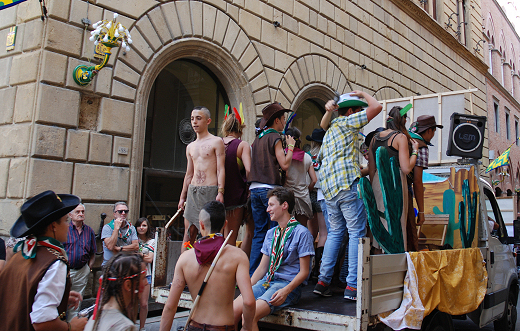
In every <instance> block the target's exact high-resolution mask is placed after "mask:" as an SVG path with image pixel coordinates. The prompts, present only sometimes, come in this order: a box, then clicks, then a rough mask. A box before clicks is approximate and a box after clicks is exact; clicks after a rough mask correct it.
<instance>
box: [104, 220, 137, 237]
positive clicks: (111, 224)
mask: <svg viewBox="0 0 520 331" xmlns="http://www.w3.org/2000/svg"><path fill="white" fill-rule="evenodd" d="M126 224H127V225H128V230H126V232H125V234H122V233H121V229H124V227H121V228H119V233H118V236H117V237H118V238H121V239H123V241H124V242H126V240H127V239H128V237H130V236H131V235H132V227H131V226H130V224H128V221H126ZM108 226H109V227H110V228H111V229H112V230H114V220H111V221H110V223H108Z"/></svg>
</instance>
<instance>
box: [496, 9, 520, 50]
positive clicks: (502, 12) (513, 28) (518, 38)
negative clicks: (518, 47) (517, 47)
mask: <svg viewBox="0 0 520 331" xmlns="http://www.w3.org/2000/svg"><path fill="white" fill-rule="evenodd" d="M493 2H494V3H495V5H496V6H497V8H498V10H499V11H500V13H501V14H502V17H503V18H504V20H505V21H506V22H507V24H509V28H510V29H511V31H513V33H514V34H515V36H516V40H518V41H519V42H520V37H519V36H518V33H516V30H515V26H514V25H513V23H511V21H510V20H509V17H507V15H506V13H505V12H504V9H502V6H501V5H500V4H499V3H498V2H497V0H493Z"/></svg>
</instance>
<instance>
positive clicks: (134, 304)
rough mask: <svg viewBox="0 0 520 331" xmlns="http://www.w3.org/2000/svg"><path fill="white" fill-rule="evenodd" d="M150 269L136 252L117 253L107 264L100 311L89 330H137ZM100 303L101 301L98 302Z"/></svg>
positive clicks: (89, 325)
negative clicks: (138, 309) (139, 310)
mask: <svg viewBox="0 0 520 331" xmlns="http://www.w3.org/2000/svg"><path fill="white" fill-rule="evenodd" d="M146 284H148V282H147V280H146V266H145V264H144V263H143V262H142V260H141V257H140V256H139V255H138V254H136V253H130V254H128V253H117V254H116V255H114V256H113V257H112V258H111V259H110V260H109V261H108V263H107V264H106V266H105V270H104V272H103V280H102V283H101V286H100V289H99V292H98V296H99V294H100V293H101V298H99V297H98V299H97V300H96V305H97V307H96V310H95V311H94V315H92V317H91V318H90V320H89V321H88V323H87V325H86V326H85V331H93V330H114V331H137V327H136V326H135V321H136V319H137V308H138V305H139V296H140V293H141V292H142V290H143V288H144V287H145V285H146ZM98 300H99V302H98Z"/></svg>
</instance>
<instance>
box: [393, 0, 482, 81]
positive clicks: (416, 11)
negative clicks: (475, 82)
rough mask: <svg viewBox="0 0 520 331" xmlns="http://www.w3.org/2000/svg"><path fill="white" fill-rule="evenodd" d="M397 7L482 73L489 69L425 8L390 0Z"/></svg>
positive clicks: (410, 2) (402, 1)
mask: <svg viewBox="0 0 520 331" xmlns="http://www.w3.org/2000/svg"><path fill="white" fill-rule="evenodd" d="M390 1H391V2H392V3H394V4H395V5H396V6H397V7H399V8H400V9H401V10H403V11H404V12H405V13H406V14H407V15H408V16H410V17H411V18H412V19H414V20H415V21H416V22H417V23H419V24H421V25H422V26H423V27H424V28H425V29H427V30H428V31H429V32H430V33H432V34H433V35H434V36H437V37H438V38H439V39H440V40H442V41H443V42H444V43H445V44H446V45H447V46H449V47H450V48H451V49H452V50H453V51H455V52H456V53H457V54H458V55H459V56H461V57H462V58H463V59H465V60H466V61H467V62H468V63H469V64H470V65H472V66H473V67H474V68H475V69H477V70H478V71H479V72H480V73H481V74H484V75H485V74H486V73H487V71H488V66H487V64H486V63H485V62H484V61H482V60H481V59H480V58H478V57H477V56H475V55H473V54H472V53H471V52H470V51H469V49H468V48H467V47H466V46H464V45H462V44H461V43H460V42H458V40H457V39H455V37H453V36H452V35H451V34H450V33H449V32H448V31H446V30H445V29H444V28H443V27H442V26H441V25H440V24H439V23H438V22H437V21H436V20H434V19H433V18H432V17H431V16H430V15H429V14H428V13H427V12H426V11H424V9H422V8H420V7H419V6H418V5H417V4H416V3H414V2H413V1H412V0H390Z"/></svg>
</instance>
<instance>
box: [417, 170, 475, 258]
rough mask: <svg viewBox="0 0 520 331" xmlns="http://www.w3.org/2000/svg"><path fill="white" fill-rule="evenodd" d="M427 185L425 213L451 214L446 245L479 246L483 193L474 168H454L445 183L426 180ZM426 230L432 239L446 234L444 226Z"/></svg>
mask: <svg viewBox="0 0 520 331" xmlns="http://www.w3.org/2000/svg"><path fill="white" fill-rule="evenodd" d="M424 188H425V195H424V197H425V201H424V208H425V213H426V214H448V215H450V219H449V225H448V229H447V231H446V239H445V241H444V242H445V244H449V245H451V246H452V247H453V248H466V247H476V246H477V240H475V239H476V238H475V237H476V236H475V234H476V233H478V217H479V212H480V210H479V208H478V206H479V202H480V196H479V188H478V178H477V177H476V176H475V169H474V167H471V169H470V170H469V171H468V170H465V169H459V170H458V171H455V168H451V171H450V176H449V178H447V179H446V180H444V181H442V182H436V183H425V184H424ZM414 205H415V201H414ZM422 233H423V234H424V235H425V236H426V237H428V238H431V237H436V238H438V237H440V236H441V234H442V226H425V227H423V229H422ZM421 236H422V235H421Z"/></svg>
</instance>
